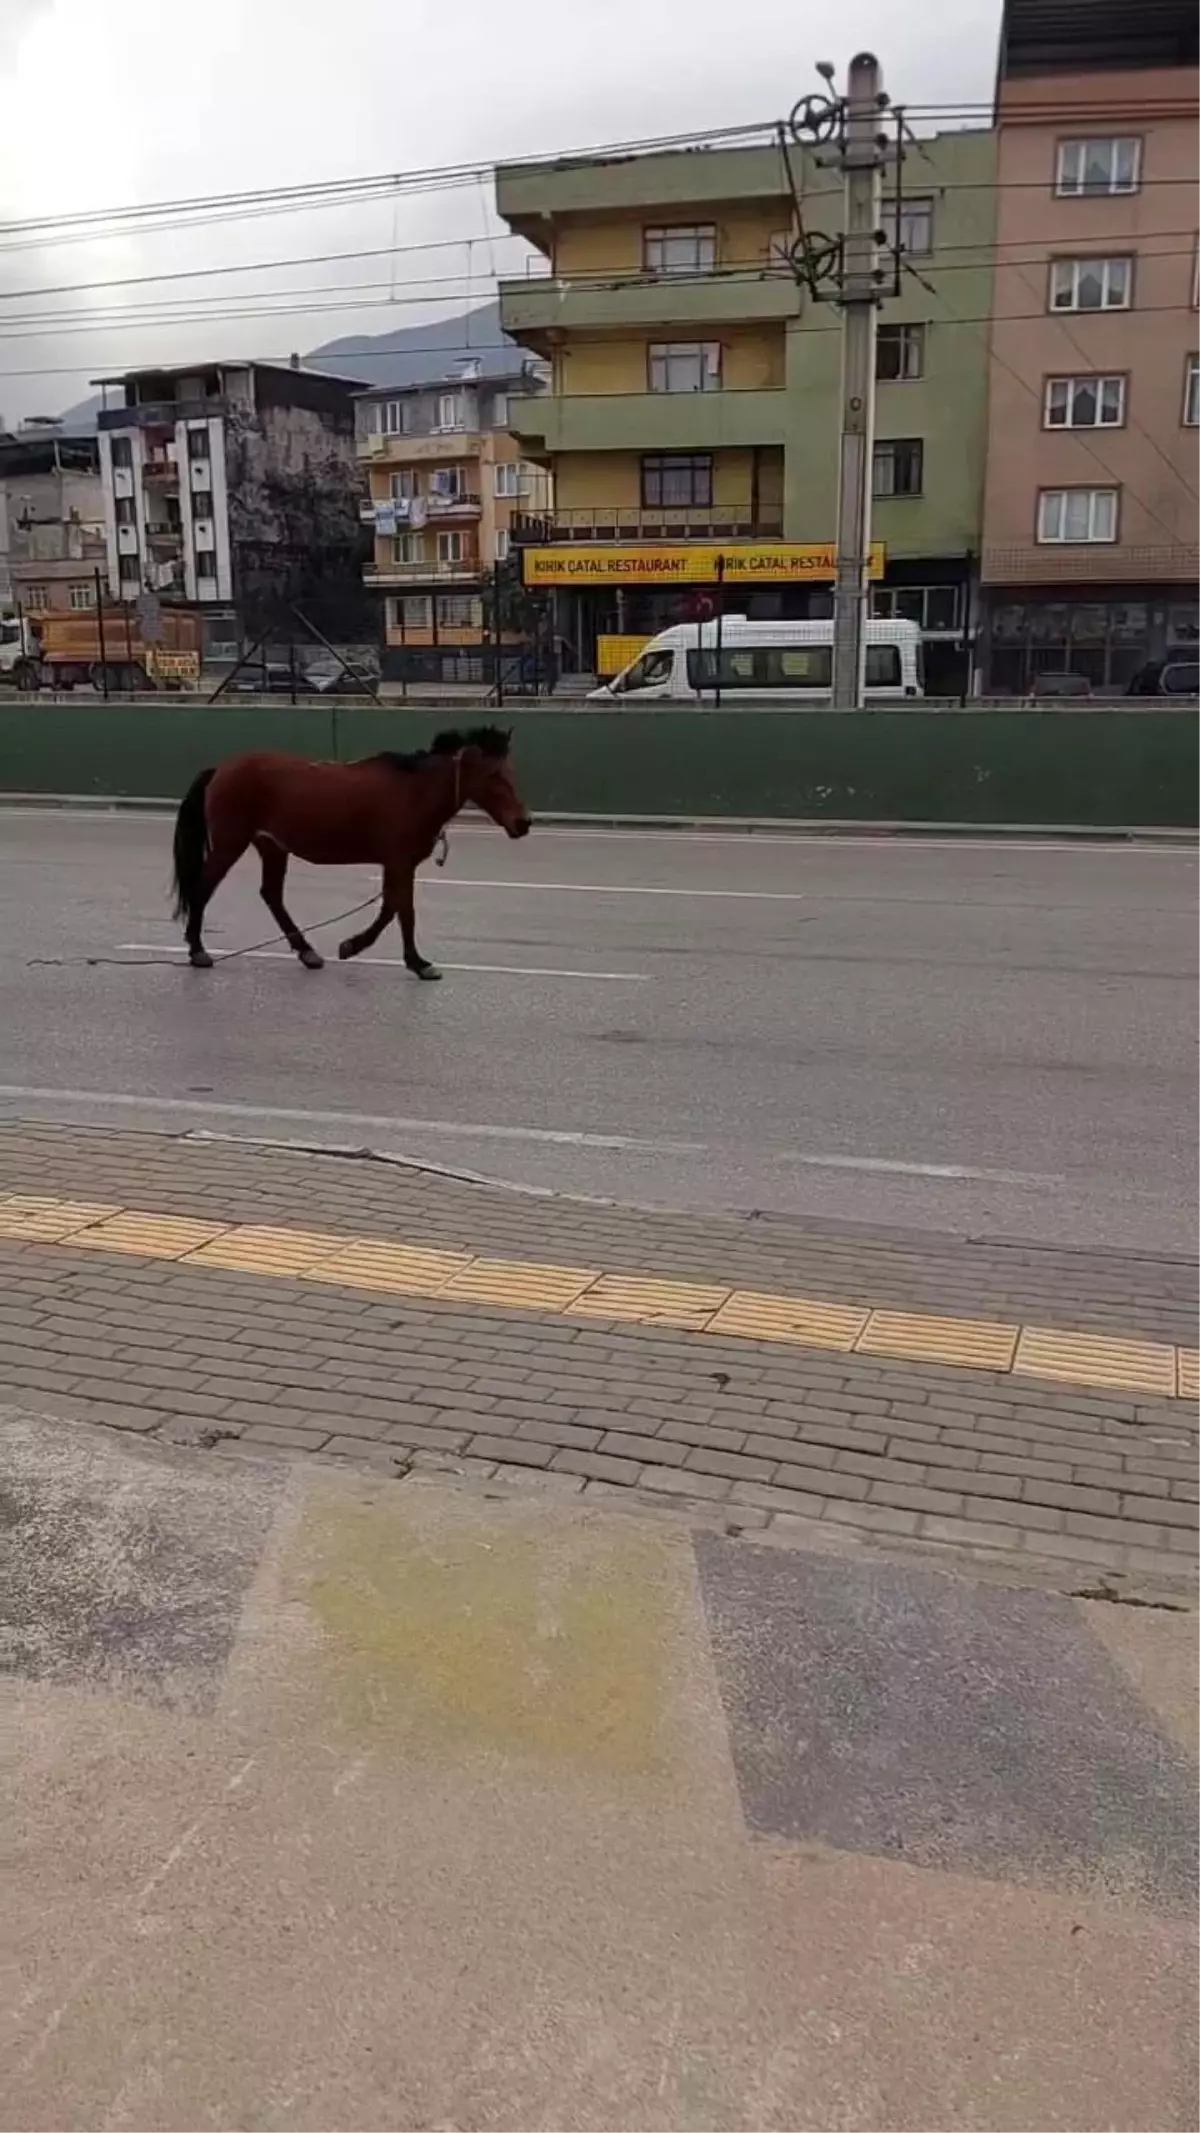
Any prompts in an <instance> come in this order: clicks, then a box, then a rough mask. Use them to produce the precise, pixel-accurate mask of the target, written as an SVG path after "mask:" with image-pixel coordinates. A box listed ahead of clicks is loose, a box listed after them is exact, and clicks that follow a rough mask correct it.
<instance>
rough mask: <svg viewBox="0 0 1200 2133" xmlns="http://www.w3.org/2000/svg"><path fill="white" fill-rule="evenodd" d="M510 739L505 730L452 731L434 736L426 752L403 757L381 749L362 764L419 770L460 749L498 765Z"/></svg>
mask: <svg viewBox="0 0 1200 2133" xmlns="http://www.w3.org/2000/svg"><path fill="white" fill-rule="evenodd" d="M511 739H512V734H511V732H510V731H509V729H508V728H507V727H505V726H471V727H470V728H469V729H468V731H467V732H466V733H459V732H458V731H457V730H456V729H455V728H453V727H452V728H450V730H449V731H448V732H446V733H436V734H435V735H434V737H433V739H432V741H431V742H430V744H429V746H428V748H414V749H412V750H410V752H409V753H408V754H407V755H403V754H401V753H400V752H399V751H398V750H397V749H394V748H384V749H381V751H380V753H379V754H378V755H370V756H367V757H366V759H365V760H366V761H367V762H368V763H387V764H389V765H390V767H391V768H392V769H393V770H405V771H409V770H423V769H424V768H425V765H426V764H427V763H429V762H431V761H432V760H433V758H434V757H435V756H439V755H461V754H462V751H463V749H464V748H478V750H479V753H480V755H487V756H491V757H492V758H493V759H494V760H496V761H501V760H502V759H503V758H504V757H505V756H506V755H507V754H508V748H509V742H510V741H511Z"/></svg>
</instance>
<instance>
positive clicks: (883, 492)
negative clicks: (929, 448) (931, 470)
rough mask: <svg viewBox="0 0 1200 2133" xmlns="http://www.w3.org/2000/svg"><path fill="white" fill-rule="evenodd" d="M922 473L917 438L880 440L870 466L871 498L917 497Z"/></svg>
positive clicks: (922, 451) (921, 443) (922, 447)
mask: <svg viewBox="0 0 1200 2133" xmlns="http://www.w3.org/2000/svg"><path fill="white" fill-rule="evenodd" d="M924 473H925V444H924V440H923V439H922V438H920V437H882V438H880V440H879V442H878V443H877V444H876V446H875V457H874V460H873V461H872V465H871V494H872V495H873V496H881V497H882V496H919V495H920V494H921V484H922V481H923V479H924Z"/></svg>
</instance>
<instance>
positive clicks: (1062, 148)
mask: <svg viewBox="0 0 1200 2133" xmlns="http://www.w3.org/2000/svg"><path fill="white" fill-rule="evenodd" d="M1141 176H1142V144H1141V142H1140V141H1139V140H1137V139H1136V138H1135V137H1133V136H1131V135H1128V134H1125V135H1121V136H1120V137H1116V138H1114V137H1111V136H1110V137H1109V138H1107V139H1099V140H1094V141H1060V142H1059V144H1058V169H1057V175H1056V178H1055V186H1054V189H1055V191H1056V192H1058V193H1068V194H1071V195H1072V196H1078V195H1080V194H1086V195H1090V194H1094V193H1135V192H1136V191H1137V189H1138V186H1139V184H1140V183H1141Z"/></svg>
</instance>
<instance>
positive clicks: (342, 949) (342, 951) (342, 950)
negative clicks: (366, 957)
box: [338, 941, 354, 963]
mask: <svg viewBox="0 0 1200 2133" xmlns="http://www.w3.org/2000/svg"><path fill="white" fill-rule="evenodd" d="M353 954H354V942H353V941H339V942H338V962H339V963H348V962H349V960H350V958H351V956H352V955H353Z"/></svg>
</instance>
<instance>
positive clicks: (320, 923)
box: [25, 842, 449, 970]
mask: <svg viewBox="0 0 1200 2133" xmlns="http://www.w3.org/2000/svg"><path fill="white" fill-rule="evenodd" d="M447 849H449V845H448V842H447ZM438 864H439V866H441V865H444V864H445V861H444V860H439V861H438ZM377 901H378V899H377V898H376V897H374V896H365V897H364V898H363V901H362V902H361V903H360V904H351V906H350V909H349V910H348V911H336V912H334V914H333V916H332V917H331V918H317V919H314V920H313V922H312V925H311V926H310V927H309V932H310V933H320V932H322V931H323V930H324V928H325V927H326V926H341V925H344V924H345V921H346V920H347V919H348V918H357V917H358V914H359V912H360V911H370V910H372V909H373V908H374V906H375V904H376V902H377ZM286 939H287V935H286V933H271V934H268V936H267V938H266V939H265V940H262V941H247V943H246V945H245V947H244V948H226V949H224V950H222V951H221V952H220V953H219V954H217V955H214V957H213V962H214V963H235V962H236V961H237V959H238V957H239V956H240V955H258V954H260V953H261V951H262V950H263V949H264V948H274V947H275V946H276V944H277V943H278V942H279V941H285V940H286ZM72 964H78V965H80V966H81V967H83V968H86V969H88V970H95V969H97V968H106V969H111V970H179V969H181V968H182V967H183V966H182V964H181V963H180V960H179V958H178V956H170V955H145V956H137V957H135V956H131V955H34V956H30V957H29V958H28V960H27V961H26V964H25V968H26V970H39V969H40V970H65V969H69V968H70V967H71V965H72Z"/></svg>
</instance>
